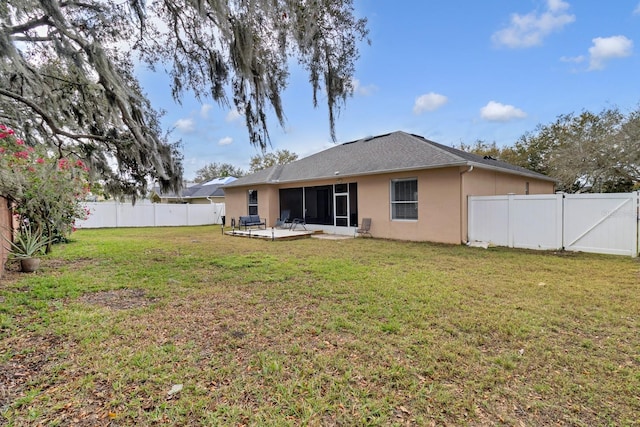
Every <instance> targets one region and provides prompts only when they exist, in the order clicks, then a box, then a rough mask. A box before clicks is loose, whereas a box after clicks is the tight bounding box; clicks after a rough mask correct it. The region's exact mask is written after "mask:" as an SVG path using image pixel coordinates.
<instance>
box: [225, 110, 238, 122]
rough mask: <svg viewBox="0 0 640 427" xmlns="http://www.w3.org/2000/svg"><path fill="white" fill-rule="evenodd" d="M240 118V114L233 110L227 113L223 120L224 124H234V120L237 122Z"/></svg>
mask: <svg viewBox="0 0 640 427" xmlns="http://www.w3.org/2000/svg"><path fill="white" fill-rule="evenodd" d="M240 117H242V114H240V112H239V111H238V110H236V109H233V110H231V111H229V112H228V113H227V116H226V117H225V118H224V120H225V121H226V122H229V123H231V122H235V121H236V120H239V119H240Z"/></svg>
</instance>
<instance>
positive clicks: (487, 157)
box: [483, 156, 498, 160]
mask: <svg viewBox="0 0 640 427" xmlns="http://www.w3.org/2000/svg"><path fill="white" fill-rule="evenodd" d="M483 159H485V160H498V159H496V158H494V157H491V156H484V157H483Z"/></svg>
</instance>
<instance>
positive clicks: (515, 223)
mask: <svg viewBox="0 0 640 427" xmlns="http://www.w3.org/2000/svg"><path fill="white" fill-rule="evenodd" d="M639 203H640V193H638V192H636V193H612V194H548V195H529V196H516V195H509V196H470V197H469V203H468V206H469V217H468V239H469V241H482V242H491V243H493V244H496V245H498V246H508V247H514V248H529V249H555V250H559V249H565V250H569V251H583V252H595V253H604V254H613V255H629V256H638V241H639V232H640V231H639V224H640V223H639V221H640V212H639Z"/></svg>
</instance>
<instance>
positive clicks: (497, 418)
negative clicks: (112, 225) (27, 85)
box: [0, 227, 640, 426]
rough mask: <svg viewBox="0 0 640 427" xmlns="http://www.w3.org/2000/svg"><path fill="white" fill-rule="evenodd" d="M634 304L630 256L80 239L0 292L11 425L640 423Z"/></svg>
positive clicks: (637, 269) (363, 244)
mask: <svg viewBox="0 0 640 427" xmlns="http://www.w3.org/2000/svg"><path fill="white" fill-rule="evenodd" d="M639 291H640V264H639V263H638V261H637V260H635V259H631V258H626V257H612V256H599V255H589V254H554V253H549V252H531V251H518V250H507V249H500V248H491V249H489V250H483V249H473V248H467V247H462V246H447V245H435V244H428V243H409V242H395V241H387V240H378V239H349V240H337V241H336V240H317V239H306V240H297V241H286V242H284V241H283V242H277V241H276V242H270V241H261V240H257V239H246V238H238V237H230V236H222V235H221V234H220V229H219V228H218V227H184V228H158V229H118V230H84V231H80V232H77V233H76V234H75V235H74V240H73V241H72V242H71V243H69V244H66V245H62V246H56V247H55V248H54V253H53V254H52V255H51V256H49V257H47V258H45V259H43V267H42V269H41V271H40V272H38V273H36V274H31V275H26V274H19V273H12V272H10V273H9V274H8V275H7V277H5V279H2V282H0V340H1V342H0V424H2V423H3V422H5V423H7V424H8V425H9V426H13V425H15V426H22V425H37V424H42V425H69V424H80V425H108V424H109V423H110V422H111V423H114V424H116V425H153V424H165V425H193V426H196V425H260V426H263V425H264V426H283V425H284V426H286V425H292V426H294V425H496V424H498V425H531V426H537V425H555V424H557V425H578V426H594V425H612V426H613V425H616V426H618V425H640V424H639V422H638V414H639V413H640V335H639V331H640V292H639ZM174 384H182V385H183V389H182V391H181V392H179V393H177V394H175V395H168V392H169V390H171V388H172V386H173V385H174Z"/></svg>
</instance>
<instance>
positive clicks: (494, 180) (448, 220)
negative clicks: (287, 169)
mask: <svg viewBox="0 0 640 427" xmlns="http://www.w3.org/2000/svg"><path fill="white" fill-rule="evenodd" d="M467 170H468V168H467V167H462V168H461V167H450V168H441V169H426V170H420V171H413V172H401V173H389V174H380V175H367V176H358V177H343V178H336V179H329V180H319V181H304V182H296V183H287V184H280V185H260V186H252V187H250V188H251V189H254V190H258V213H259V214H260V216H261V217H263V218H266V219H267V225H269V226H271V225H273V224H274V223H275V220H276V218H277V217H278V216H279V214H280V212H279V211H280V204H279V189H280V188H299V187H310V186H319V185H331V184H337V183H352V182H356V183H357V184H358V218H359V220H361V219H362V218H371V234H372V235H373V236H375V237H379V238H388V239H398V240H410V241H430V242H441V243H453V244H457V243H460V242H463V241H466V235H467V195H477V196H479V195H496V194H507V193H516V194H524V192H525V182H527V181H528V182H529V193H530V194H543V193H553V191H554V185H553V183H552V182H545V181H541V180H535V179H533V178H526V177H519V176H514V175H509V174H504V173H499V172H494V171H487V170H483V169H479V168H477V167H476V168H474V169H473V171H471V172H466V171H467ZM404 178H416V179H417V180H418V220H417V221H411V220H393V221H392V220H391V205H390V192H391V180H392V179H404ZM248 190H249V187H242V188H225V202H226V206H225V209H226V215H227V224H230V218H236V220H237V218H238V217H239V216H240V215H246V214H247V197H248V196H247V191H248Z"/></svg>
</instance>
